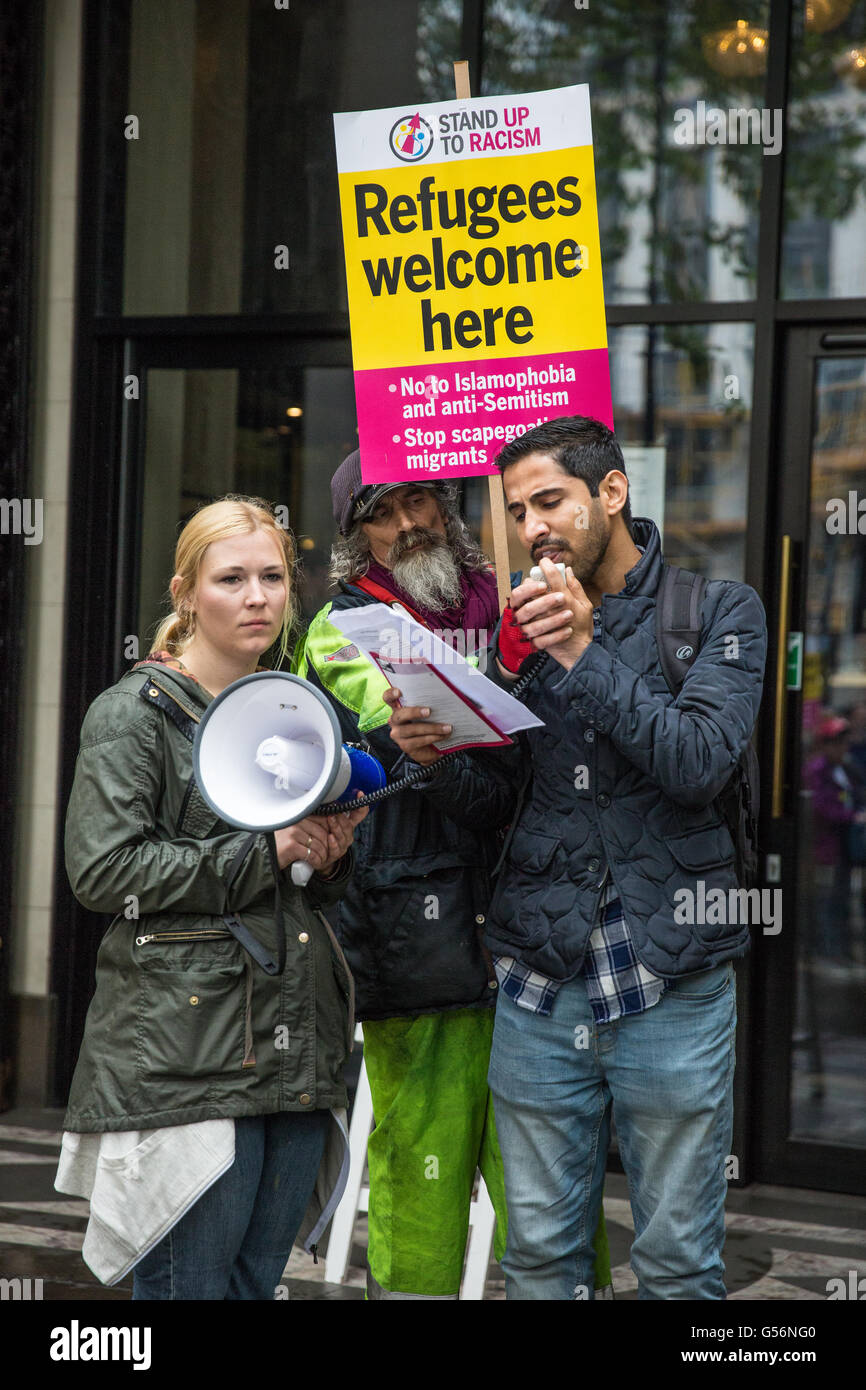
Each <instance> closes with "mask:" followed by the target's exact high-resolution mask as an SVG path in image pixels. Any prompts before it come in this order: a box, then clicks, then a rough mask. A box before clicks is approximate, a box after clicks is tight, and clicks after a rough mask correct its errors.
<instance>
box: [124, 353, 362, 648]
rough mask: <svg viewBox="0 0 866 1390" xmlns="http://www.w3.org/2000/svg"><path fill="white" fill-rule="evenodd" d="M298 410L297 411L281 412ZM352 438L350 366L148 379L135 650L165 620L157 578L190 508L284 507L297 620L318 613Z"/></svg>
mask: <svg viewBox="0 0 866 1390" xmlns="http://www.w3.org/2000/svg"><path fill="white" fill-rule="evenodd" d="M295 410H300V411H301V412H302V413H301V414H300V415H293V414H290V413H289V412H290V411H295ZM357 438H358V436H357V431H356V428H355V393H354V390H353V388H352V374H351V372H350V371H349V369H348V368H343V367H339V368H337V367H307V368H303V369H290V368H282V369H278V370H274V371H272V372H262V371H250V370H240V371H238V370H232V371H179V370H176V371H162V370H161V371H151V372H149V373H148V376H147V436H146V450H145V463H144V478H145V487H144V506H143V513H142V536H141V556H142V560H141V570H140V576H139V581H140V590H139V592H140V600H139V633H140V638H141V644H140V645H141V650H142V651H146V650H147V636H148V635H149V634H150V633H151V632H152V630H153V628H154V626H155V624H156V621H157V620H158V618H159V617H161V616H162V614H163V613H164V612H165V611H166V610H165V606H164V605H165V602H166V598H167V596H166V592H165V577H166V575H167V574H170V573H171V564H172V560H173V558H174V546H175V542H176V539H177V533H178V529H179V527H180V526H181V525H182V524H183V523H184V522H185V521H186V520H187V519H188V517H189V516H190V515H191V514H192V512H194V511H195V509H196V507H198V506H199V505H201V504H202V503H203V502H210V501H212V500H213V499H214V498H216V497H220V496H222V495H223V494H225V493H227V492H241V493H244V494H247V495H253V496H258V497H263V498H264V499H265V500H266V501H267V502H270V503H272V504H273V505H275V506H276V505H282V506H285V507H286V508H287V509H288V522H289V527H290V529H291V531H292V533H293V535H294V537H295V540H296V542H297V547H298V559H299V562H300V575H299V598H300V609H301V614H302V617H304V618H309V617H311V616H312V614H313V613H315V612H317V611H318V609H319V608H320V607H321V605H322V603H323V602H324V601H325V599H324V595H325V593H326V590H327V587H328V565H329V561H330V553H331V539H332V534H333V529H334V522H333V517H332V514H331V493H330V488H329V486H328V484H329V482H330V478H331V474H332V473H333V472H334V470H335V469H336V467H337V465H338V464H339V463H340V461H341V460H342V459H343V458H345V456H346V454H348V453H350V452H351V450H352V449H354V448H356V447H357Z"/></svg>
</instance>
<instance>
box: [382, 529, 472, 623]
mask: <svg viewBox="0 0 866 1390" xmlns="http://www.w3.org/2000/svg"><path fill="white" fill-rule="evenodd" d="M391 573H392V574H393V576H394V579H395V580H396V582H397V583H398V584H399V585H400V588H401V589H403V590H404V591H405V592H406V593H407V594H408V595H409V597H410V598H411V599H414V601H415V602H416V603H417V604H419V605H420V606H421V607H422V608H427V609H430V610H432V611H433V612H434V613H435V612H438V611H441V610H442V609H443V608H456V607H457V606H458V604H459V603H460V602H461V600H462V598H463V590H462V588H461V586H460V566H459V565H458V563H457V561H456V560H455V558H454V556H453V555H452V553H451V550H450V549H449V547H448V545H447V544H445V543H444V542H438V543H436V544H433V545H419V546H415V547H413V548H412V549H411V550H408V551H406V553H405V554H404V555H402V556H401V557H400V559H399V560H396V561H395V563H394V565H393V566H392V568H391Z"/></svg>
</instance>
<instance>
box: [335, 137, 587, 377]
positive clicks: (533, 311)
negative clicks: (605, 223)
mask: <svg viewBox="0 0 866 1390" xmlns="http://www.w3.org/2000/svg"><path fill="white" fill-rule="evenodd" d="M340 200H341V205H342V215H343V240H344V245H345V253H346V278H347V282H348V288H349V310H350V317H351V323H352V352H353V358H354V363H355V368H356V369H357V370H359V371H360V370H366V369H369V368H376V367H390V366H392V365H393V363H395V362H405V363H419V364H423V363H426V362H430V363H431V364H433V363H447V362H450V361H465V360H466V359H467V357H470V358H471V357H472V356H477V357H479V358H489V357H496V358H500V357H526V356H532V355H535V354H538V353H545V352H562V351H580V350H582V349H585V348H604V347H606V346H607V332H606V326H605V314H604V294H603V287H602V277H601V251H600V248H599V236H598V214H597V209H596V190H595V173H594V168H593V157H592V146H591V145H584V146H580V147H577V148H574V149H568V150H555V151H553V152H550V153H540V154H537V155H535V154H533V155H529V156H527V155H525V154H521V155H515V156H513V157H511V156H502V157H499V158H496V159H488V160H484V159H477V160H460V161H455V162H453V163H445V164H431V165H429V166H426V167H425V166H424V165H422V164H413V165H411V166H407V167H406V168H405V169H403V168H401V169H380V170H371V171H366V172H364V173H353V174H342V175H341V176H340ZM521 212H522V213H523V214H524V215H523V217H522V218H521V219H520V220H509V218H511V219H514V218H516V217H518V216H519V214H520V213H521ZM455 222H456V223H458V225H449V224H451V223H455ZM413 223H414V224H415V225H414V227H413V226H412V224H413ZM461 223H462V225H459V224H461ZM449 343H450V345H449Z"/></svg>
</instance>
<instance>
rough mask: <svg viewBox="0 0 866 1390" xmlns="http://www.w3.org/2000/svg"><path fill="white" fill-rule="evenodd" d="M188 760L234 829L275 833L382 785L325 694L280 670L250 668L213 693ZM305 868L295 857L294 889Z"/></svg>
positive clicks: (375, 766) (377, 766) (305, 878)
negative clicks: (344, 730)
mask: <svg viewBox="0 0 866 1390" xmlns="http://www.w3.org/2000/svg"><path fill="white" fill-rule="evenodd" d="M192 759H193V769H194V772H195V780H196V782H197V783H198V787H199V790H200V791H201V794H202V796H203V797H204V799H205V801H206V802H207V804H208V805H209V806H210V808H211V810H212V811H214V812H215V813H216V814H217V815H218V816H219V817H220V818H221V819H222V820H224V821H227V822H228V824H229V825H236V826H237V827H238V828H239V829H240V830H258V831H269V830H281V829H283V828H284V827H285V826H287V825H294V824H295V823H296V822H297V821H299V820H303V818H304V816H308V815H309V814H310V812H311V811H314V810H315V808H316V807H317V806H321V805H323V804H324V803H327V802H330V801H340V802H341V803H345V804H346V805H347V807H348V806H349V805H350V804H351V802H352V801H353V800H354V798H355V795H356V793H357V792H359V791H361V792H363V793H364V794H366V793H367V792H372V791H378V789H379V788H380V787H383V786H384V785H385V782H386V777H385V770H384V768H383V767H382V764H381V763H380V762H378V760H377V759H376V758H373V757H371V755H370V754H369V753H365V752H364V751H363V750H362V749H360V748H353V747H351V746H349V745H346V744H344V743H343V742H342V735H341V733H340V726H339V724H338V722H337V716H336V715H335V714H334V711H333V710H332V708H331V706H330V704H329V703H328V701H327V700H326V699H325V697H324V696H323V695H322V694H320V692H319V691H318V690H317V689H316V688H315V686H313V685H311V684H310V682H309V681H305V680H303V679H302V678H301V677H300V676H293V675H290V674H289V673H288V672H286V671H256V672H255V674H254V675H251V676H243V677H242V678H241V679H240V680H238V681H234V682H233V684H232V685H229V686H227V687H226V689H225V690H223V691H221V693H220V694H219V695H217V696H216V698H215V699H214V700H213V701H212V702H211V704H210V705H208V707H207V710H206V711H205V713H204V714H203V715H202V719H201V722H200V724H199V726H198V729H197V730H196V736H195V741H194V743H193V750H192ZM312 872H313V870H312V868H311V867H310V865H309V864H305V863H304V862H303V860H299V861H297V862H296V863H294V864H293V865H292V881H293V882H294V883H296V884H298V885H299V886H301V887H302V886H303V885H304V884H305V883H308V882H309V879H310V876H311V874H312Z"/></svg>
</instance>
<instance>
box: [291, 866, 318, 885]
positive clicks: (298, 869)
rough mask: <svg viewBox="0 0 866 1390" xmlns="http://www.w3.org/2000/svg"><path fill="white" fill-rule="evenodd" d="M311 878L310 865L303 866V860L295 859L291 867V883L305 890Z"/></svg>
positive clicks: (311, 870)
mask: <svg viewBox="0 0 866 1390" xmlns="http://www.w3.org/2000/svg"><path fill="white" fill-rule="evenodd" d="M312 877H313V869H312V865H310V864H305V863H304V861H303V859H296V860H295V862H294V864H293V865H292V883H296V884H297V885H298V887H299V888H306V886H307V884H308V883H309V881H310V879H311V878H312Z"/></svg>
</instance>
